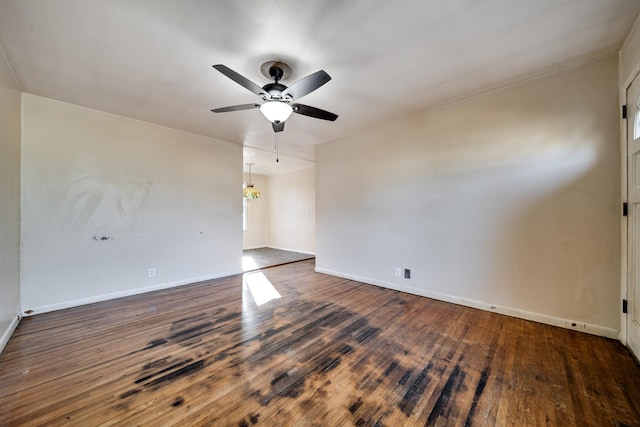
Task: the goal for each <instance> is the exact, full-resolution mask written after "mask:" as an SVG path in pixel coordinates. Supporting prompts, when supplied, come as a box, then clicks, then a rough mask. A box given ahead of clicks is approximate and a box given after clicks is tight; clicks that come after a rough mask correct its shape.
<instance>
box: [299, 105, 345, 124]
mask: <svg viewBox="0 0 640 427" xmlns="http://www.w3.org/2000/svg"><path fill="white" fill-rule="evenodd" d="M291 106H292V107H293V112H294V113H298V114H302V115H303V116H309V117H313V118H314V119H322V120H329V121H332V122H333V121H335V120H336V119H337V118H338V115H337V114H333V113H330V112H329V111H325V110H321V109H320V108H316V107H311V106H310V105H304V104H292V105H291Z"/></svg>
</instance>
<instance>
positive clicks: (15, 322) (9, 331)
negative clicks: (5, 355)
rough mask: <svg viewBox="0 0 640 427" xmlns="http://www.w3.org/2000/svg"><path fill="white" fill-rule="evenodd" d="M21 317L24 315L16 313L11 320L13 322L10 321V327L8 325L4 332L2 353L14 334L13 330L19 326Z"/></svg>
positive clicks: (0, 349)
mask: <svg viewBox="0 0 640 427" xmlns="http://www.w3.org/2000/svg"><path fill="white" fill-rule="evenodd" d="M20 319H22V316H20V315H19V314H18V315H16V316H15V317H14V318H13V320H11V323H9V327H7V329H6V330H5V331H4V333H3V334H2V337H1V338H0V353H2V350H4V348H5V346H6V345H7V343H8V342H9V339H10V338H11V335H13V332H14V331H15V330H16V328H17V327H18V324H19V323H20Z"/></svg>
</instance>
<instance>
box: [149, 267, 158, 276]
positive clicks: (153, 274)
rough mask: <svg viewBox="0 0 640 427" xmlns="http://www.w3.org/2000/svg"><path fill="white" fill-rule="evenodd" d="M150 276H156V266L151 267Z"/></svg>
mask: <svg viewBox="0 0 640 427" xmlns="http://www.w3.org/2000/svg"><path fill="white" fill-rule="evenodd" d="M149 277H156V269H155V268H150V269H149Z"/></svg>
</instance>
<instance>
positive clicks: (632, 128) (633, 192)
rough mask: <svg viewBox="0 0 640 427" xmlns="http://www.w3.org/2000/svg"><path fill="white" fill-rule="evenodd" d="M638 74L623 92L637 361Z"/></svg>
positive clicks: (631, 328)
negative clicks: (624, 97)
mask: <svg viewBox="0 0 640 427" xmlns="http://www.w3.org/2000/svg"><path fill="white" fill-rule="evenodd" d="M639 104H640V74H638V75H637V76H636V78H635V79H634V80H633V82H632V83H631V85H630V86H629V88H628V89H627V186H628V194H627V197H628V202H629V217H628V223H627V227H628V238H627V244H628V247H627V253H628V256H629V263H628V271H629V280H628V281H627V295H628V296H627V301H628V305H627V345H628V346H629V348H630V349H631V351H632V352H633V353H634V354H635V355H636V357H638V358H640V105H639Z"/></svg>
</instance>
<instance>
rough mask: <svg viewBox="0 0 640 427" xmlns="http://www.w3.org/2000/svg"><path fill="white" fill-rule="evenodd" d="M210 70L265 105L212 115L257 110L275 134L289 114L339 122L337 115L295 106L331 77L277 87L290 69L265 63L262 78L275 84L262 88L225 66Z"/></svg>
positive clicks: (320, 73) (323, 75) (314, 77)
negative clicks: (217, 72)
mask: <svg viewBox="0 0 640 427" xmlns="http://www.w3.org/2000/svg"><path fill="white" fill-rule="evenodd" d="M213 68H215V69H216V70H218V71H220V72H221V73H222V74H224V75H225V76H227V77H229V78H230V79H231V80H233V81H234V82H236V83H238V84H239V85H240V86H242V87H244V88H246V89H248V90H250V91H251V92H253V93H255V94H256V95H258V96H259V97H260V98H262V100H263V101H265V102H263V103H262V104H241V105H234V106H231V107H224V108H215V109H213V110H211V111H213V112H214V113H226V112H229V111H240V110H250V109H253V108H259V109H260V111H261V112H262V114H264V116H265V117H266V118H267V120H269V121H270V122H271V125H272V126H273V131H274V132H282V131H283V130H284V122H285V120H287V119H288V118H289V116H290V115H291V113H298V114H302V115H303V116H309V117H313V118H315V119H322V120H330V121H334V120H336V119H337V118H338V116H337V115H336V114H333V113H330V112H329V111H325V110H321V109H320V108H316V107H311V106H309V105H304V104H298V103H297V102H294V101H296V100H298V99H300V98H302V97H303V96H305V95H308V94H309V93H311V92H313V91H314V90H316V89H318V88H319V87H320V86H322V85H324V84H325V83H327V82H328V81H329V80H331V76H329V74H327V73H326V72H325V71H324V70H320V71H316V72H315V73H313V74H309V75H308V76H306V77H303V78H302V79H300V80H298V81H297V82H295V83H293V84H292V85H291V86H288V87H287V86H285V85H283V84H282V83H280V80H281V79H287V78H288V77H290V76H291V68H290V67H289V66H288V65H287V64H285V63H283V62H279V61H269V62H265V63H264V64H262V67H261V70H262V74H263V75H264V76H265V77H269V78H272V79H273V81H274V82H273V83H267V84H266V85H264V86H263V87H260V86H258V85H257V84H255V83H253V82H252V81H251V80H249V79H247V78H246V77H244V76H242V75H240V74H238V73H236V72H235V71H233V70H232V69H231V68H229V67H227V66H225V65H222V64H218V65H214V66H213ZM267 73H268V74H267Z"/></svg>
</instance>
